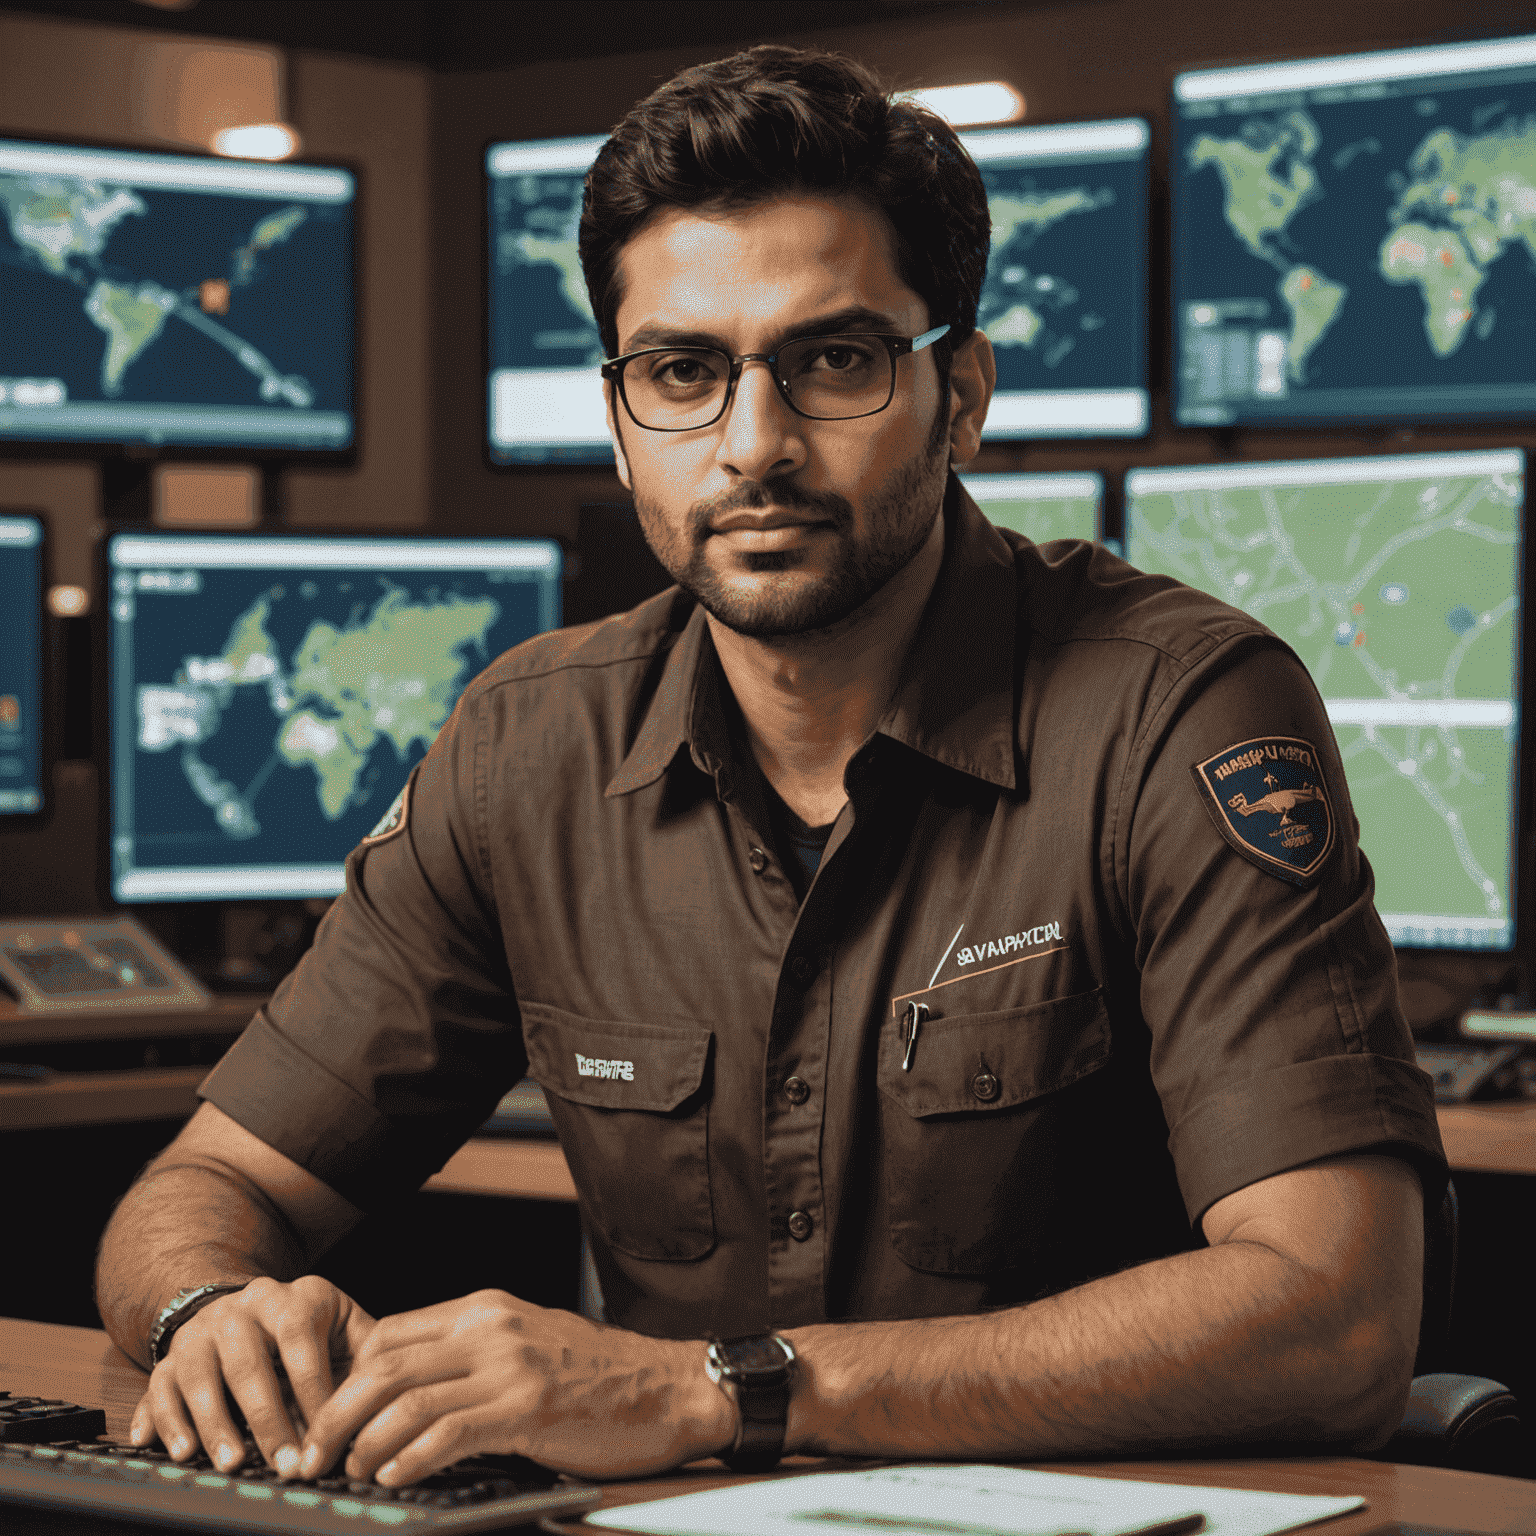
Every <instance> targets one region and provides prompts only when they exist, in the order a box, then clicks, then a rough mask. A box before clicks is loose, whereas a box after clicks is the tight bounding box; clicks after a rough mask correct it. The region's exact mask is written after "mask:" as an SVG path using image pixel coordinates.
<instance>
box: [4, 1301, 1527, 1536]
mask: <svg viewBox="0 0 1536 1536" xmlns="http://www.w3.org/2000/svg"><path fill="white" fill-rule="evenodd" d="M147 1380H148V1377H147V1376H146V1374H145V1373H144V1372H143V1371H142V1370H140V1369H139V1367H138V1366H136V1365H135V1364H133V1362H132V1361H130V1360H129V1359H128V1358H127V1357H126V1356H125V1355H123V1354H121V1353H120V1352H119V1351H118V1349H117V1348H116V1346H115V1345H114V1344H113V1343H112V1342H111V1340H110V1339H108V1338H107V1336H106V1334H105V1333H103V1332H101V1331H100V1330H98V1329H94V1328H66V1327H63V1326H61V1325H59V1324H56V1323H33V1322H24V1321H21V1320H19V1319H16V1318H0V1387H5V1388H6V1389H8V1390H10V1391H12V1392H20V1393H31V1394H34V1395H36V1396H40V1397H52V1398H62V1399H65V1400H67V1401H69V1402H75V1403H80V1404H82V1405H83V1406H85V1407H88V1408H97V1407H99V1408H103V1409H105V1410H106V1416H107V1434H108V1436H109V1437H111V1438H114V1439H117V1440H119V1441H123V1440H126V1439H127V1434H128V1423H129V1420H130V1419H131V1418H132V1416H133V1410H134V1407H135V1405H136V1404H137V1403H138V1400H139V1398H140V1396H141V1395H142V1393H143V1390H144V1383H145V1382H146V1381H147ZM841 1465H843V1464H842V1463H838V1462H835V1461H830V1462H829V1461H818V1460H810V1459H808V1458H798V1457H797V1458H794V1459H793V1460H792V1461H791V1462H790V1463H789V1464H788V1466H787V1468H786V1471H785V1472H784V1473H779V1474H776V1475H778V1476H784V1475H789V1474H792V1473H794V1472H797V1471H799V1472H805V1471H829V1470H835V1469H837V1468H838V1467H839V1466H841ZM1033 1465H1035V1466H1038V1467H1039V1468H1041V1469H1042V1470H1045V1471H1056V1472H1075V1473H1079V1474H1081V1473H1090V1474H1093V1475H1095V1476H1104V1477H1121V1478H1133V1479H1139V1480H1141V1481H1150V1482H1167V1483H1189V1484H1193V1485H1195V1486H1213V1487H1224V1488H1255V1489H1270V1490H1273V1491H1276V1492H1282V1493H1336V1494H1360V1495H1362V1496H1363V1497H1364V1498H1365V1499H1366V1500H1367V1503H1366V1506H1365V1508H1364V1509H1361V1510H1359V1511H1357V1512H1356V1513H1354V1514H1349V1515H1343V1516H1340V1517H1339V1518H1338V1519H1336V1520H1330V1521H1328V1522H1327V1524H1326V1526H1320V1527H1316V1529H1317V1530H1318V1531H1319V1532H1323V1531H1326V1532H1327V1536H1363V1533H1365V1532H1367V1531H1371V1530H1374V1529H1375V1528H1376V1527H1378V1526H1380V1525H1382V1524H1384V1523H1386V1522H1388V1521H1391V1520H1403V1521H1407V1522H1411V1523H1413V1524H1416V1525H1424V1526H1442V1527H1445V1528H1447V1529H1450V1530H1455V1531H1465V1532H1474V1533H1479V1536H1482V1533H1495V1532H1515V1531H1523V1532H1531V1531H1536V1483H1533V1482H1526V1481H1523V1480H1521V1479H1517V1478H1508V1477H1488V1476H1484V1475H1482V1474H1480V1473H1472V1472H1445V1471H1440V1470H1438V1469H1435V1468H1430V1467H1401V1466H1392V1465H1390V1464H1388V1463H1384V1462H1376V1461H1364V1460H1361V1459H1359V1458H1357V1457H1351V1456H1307V1457H1297V1458H1294V1459H1286V1460H1280V1461H1266V1460H1259V1459H1247V1458H1241V1457H1234V1458H1222V1459H1212V1458H1187V1459H1186V1458H1180V1459H1177V1460H1169V1461H1144V1462H1039V1463H1034V1464H1033ZM738 1480H739V1479H737V1478H734V1477H732V1476H731V1474H729V1473H727V1472H725V1471H724V1469H723V1468H722V1467H721V1466H720V1464H719V1463H718V1462H715V1461H709V1462H697V1463H695V1464H694V1465H692V1466H690V1467H685V1468H683V1469H681V1470H680V1471H678V1472H675V1473H670V1474H667V1475H666V1476H663V1477H657V1478H650V1479H647V1480H645V1481H643V1482H637V1483H615V1484H612V1485H611V1486H609V1487H608V1488H607V1489H606V1490H605V1497H604V1504H605V1506H609V1507H611V1506H613V1505H618V1504H629V1503H634V1502H637V1501H639V1500H642V1499H655V1498H666V1497H670V1496H671V1495H673V1494H678V1493H689V1492H695V1491H698V1490H700V1489H704V1488H714V1487H718V1486H720V1485H721V1484H724V1483H729V1482H735V1481H738ZM572 1529H573V1530H577V1529H580V1527H579V1526H573V1527H572Z"/></svg>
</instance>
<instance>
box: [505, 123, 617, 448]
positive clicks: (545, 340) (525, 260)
mask: <svg viewBox="0 0 1536 1536" xmlns="http://www.w3.org/2000/svg"><path fill="white" fill-rule="evenodd" d="M606 142H607V135H606V134H598V135H596V136H595V137H587V138H580V139H538V140H533V141H531V142H526V143H509V144H492V145H491V146H490V147H489V148H488V149H487V150H486V152H485V171H486V181H487V195H488V198H489V208H490V217H489V221H488V228H489V232H490V249H489V253H488V255H489V261H488V267H487V273H488V277H487V282H486V291H487V299H488V303H487V320H488V324H489V345H488V349H487V351H488V364H489V375H488V378H487V380H486V441H487V445H488V446H487V451H488V454H489V457H490V459H491V462H492V463H493V464H612V463H613V461H614V460H613V446H612V444H611V443H610V442H609V440H608V426H607V421H606V418H605V416H604V414H603V388H602V378H601V376H600V375H599V373H598V371H597V370H598V364H600V363H601V362H602V360H603V343H602V338H601V337H600V336H599V335H598V330H597V321H596V319H595V318H594V317H593V314H592V305H591V303H590V302H589V301H588V299H587V284H586V279H585V278H584V277H583V276H582V272H581V258H580V256H579V254H578V253H577V248H576V235H577V226H578V225H579V224H580V222H581V191H582V182H583V180H584V179H585V177H586V174H587V171H588V169H589V168H590V166H591V164H592V162H593V161H594V160H595V159H596V158H597V152H598V150H599V149H601V148H602V147H603V145H604V144H605V143H606Z"/></svg>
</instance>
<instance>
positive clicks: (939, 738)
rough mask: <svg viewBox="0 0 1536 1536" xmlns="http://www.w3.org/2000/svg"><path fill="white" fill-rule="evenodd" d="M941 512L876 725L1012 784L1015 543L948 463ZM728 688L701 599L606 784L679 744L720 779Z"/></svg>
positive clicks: (656, 768)
mask: <svg viewBox="0 0 1536 1536" xmlns="http://www.w3.org/2000/svg"><path fill="white" fill-rule="evenodd" d="M944 522H945V538H944V563H943V565H942V566H941V567H940V570H939V575H938V579H937V580H936V581H935V583H934V587H933V592H932V594H931V596H930V597H929V600H928V607H927V610H926V611H925V613H924V615H923V618H922V621H921V623H920V624H919V626H918V630H917V634H916V636H915V637H914V639H913V642H912V649H911V652H910V654H909V655H908V657H907V661H906V665H905V667H904V668H903V670H902V674H901V677H900V680H899V681H898V683H897V686H896V692H895V696H894V697H893V699H892V701H891V707H890V708H889V709H888V710H887V711H886V713H885V715H884V716H883V717H882V719H881V721H880V724H879V725H878V727H877V728H876V729H877V730H878V731H879V732H880V733H882V734H884V735H886V736H889V737H890V738H891V739H892V740H893V741H899V742H902V743H903V744H904V745H906V746H908V747H911V748H912V749H913V750H914V751H917V752H921V753H922V754H923V755H924V756H925V757H930V758H932V759H934V761H936V762H940V763H944V764H946V765H947V766H949V767H951V768H957V769H959V770H960V771H961V772H962V773H968V774H971V775H972V776H974V777H976V778H979V779H984V780H986V782H987V783H989V784H996V785H998V786H1000V787H1001V788H1003V789H1013V788H1015V787H1016V779H1015V774H1014V721H1013V691H1014V690H1013V675H1014V638H1015V629H1016V602H1015V578H1014V569H1013V551H1012V549H1011V548H1010V547H1009V545H1008V543H1007V541H1006V540H1004V539H1003V537H1002V535H1001V534H999V533H998V531H997V530H996V529H995V528H994V527H992V525H991V524H990V523H988V522H987V520H986V519H985V518H984V517H983V516H982V515H981V511H980V509H979V508H978V507H977V505H976V503H975V502H974V501H973V500H972V499H971V497H970V495H969V494H968V493H967V492H966V490H965V488H964V486H962V485H961V484H960V482H959V480H958V478H957V477H956V476H955V475H954V474H953V473H951V475H950V477H949V483H948V485H947V487H946V488H945V493H944ZM723 693H724V677H723V675H722V673H721V671H720V663H719V659H718V657H717V656H716V654H715V646H714V642H713V641H712V640H711V639H710V635H709V628H708V625H707V624H706V623H705V619H704V610H703V608H702V607H700V606H699V605H698V604H697V603H696V604H694V606H693V611H692V612H691V613H690V614H689V617H688V620H687V623H686V624H685V625H684V627H683V630H682V633H681V635H680V636H679V637H678V640H677V643H676V644H675V645H674V646H673V647H672V649H671V653H670V654H669V655H668V657H667V659H666V661H665V663H664V664H663V667H662V672H661V677H660V680H659V682H658V685H657V688H656V692H655V694H654V695H652V698H651V701H650V704H649V706H648V707H647V709H646V713H645V719H644V721H643V723H642V724H641V727H640V731H639V734H638V735H637V736H636V738H635V742H634V745H633V746H632V747H631V748H630V749H629V752H628V754H627V755H626V756H625V758H624V761H623V763H622V764H621V765H620V767H619V771H618V772H617V773H616V774H614V776H613V778H612V779H611V780H610V781H609V783H608V788H607V791H606V794H607V795H610V796H611V795H624V794H629V793H631V792H632V791H634V790H637V789H643V788H644V787H645V786H646V785H647V784H653V783H654V782H655V781H656V780H657V779H659V778H660V777H661V776H662V774H664V773H665V772H666V771H667V769H668V768H669V767H670V766H671V765H672V762H673V760H674V759H675V758H676V756H677V753H678V750H679V748H681V747H683V746H684V745H686V746H687V747H688V748H689V755H690V757H691V758H692V760H693V762H694V764H695V766H696V767H697V768H699V770H700V771H701V772H703V773H706V774H709V775H710V776H711V777H713V778H714V779H715V780H716V784H717V786H718V785H719V784H720V774H721V771H722V769H724V768H726V767H727V766H728V763H729V752H730V749H729V745H728V732H727V728H726V721H725V714H724V708H723V706H724V698H723Z"/></svg>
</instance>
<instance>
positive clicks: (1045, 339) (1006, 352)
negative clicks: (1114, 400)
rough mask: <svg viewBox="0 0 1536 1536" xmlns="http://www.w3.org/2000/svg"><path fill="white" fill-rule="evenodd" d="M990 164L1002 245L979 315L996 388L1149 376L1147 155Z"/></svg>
mask: <svg viewBox="0 0 1536 1536" xmlns="http://www.w3.org/2000/svg"><path fill="white" fill-rule="evenodd" d="M980 169H981V175H982V180H983V182H984V183H985V185H986V189H987V208H988V211H989V212H990V214H991V216H992V247H991V251H990V253H989V255H988V258H987V272H986V277H985V278H984V280H983V282H982V290H981V302H980V304H979V306H978V309H977V320H978V323H979V325H980V327H981V329H982V330H983V331H985V332H986V334H987V337H988V339H989V340H990V341H991V343H992V348H993V351H994V353H995V355H996V357H997V387H998V389H999V390H1031V389H1106V388H1115V387H1137V388H1139V387H1141V386H1142V385H1143V383H1144V380H1143V377H1142V372H1143V370H1142V361H1141V344H1142V321H1141V309H1142V305H1143V304H1144V302H1145V300H1144V283H1145V265H1144V257H1143V255H1142V247H1143V245H1144V242H1145V238H1146V235H1145V229H1144V225H1143V219H1142V207H1143V204H1144V201H1145V197H1144V193H1143V190H1142V179H1143V177H1144V175H1145V171H1144V169H1143V167H1142V164H1141V161H1140V160H1139V158H1128V159H1122V160H1110V161H1105V162H1103V163H1098V164H1092V163H1084V162H1082V161H1069V162H1065V163H1061V164H1057V165H1049V164H1038V163H1037V164H1034V165H1031V166H1029V167H1027V168H1019V167H1007V166H1005V165H999V164H995V163H988V162H983V163H982V165H981V167H980ZM1106 251H1110V252H1114V253H1115V258H1116V259H1114V260H1106V259H1105V253H1106Z"/></svg>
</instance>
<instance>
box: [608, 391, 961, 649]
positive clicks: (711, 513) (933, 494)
mask: <svg viewBox="0 0 1536 1536" xmlns="http://www.w3.org/2000/svg"><path fill="white" fill-rule="evenodd" d="M948 447H949V420H948V413H947V412H946V411H945V410H944V409H943V404H942V402H941V405H940V408H939V410H938V411H936V412H935V419H934V425H933V429H932V431H931V432H930V433H929V435H928V439H927V441H926V442H925V443H924V445H923V447H922V449H921V450H920V451H919V452H918V453H916V454H915V455H914V456H913V457H912V458H910V459H908V460H907V461H906V462H905V463H904V464H901V465H898V466H897V467H896V469H894V470H893V471H892V472H891V474H890V475H889V476H888V477H887V478H886V480H885V482H884V484H882V485H881V486H880V487H879V489H878V490H877V491H876V492H875V493H874V495H873V496H872V497H871V499H870V501H869V504H868V522H869V531H868V533H867V534H866V536H865V537H864V539H863V540H862V541H861V542H855V539H854V532H853V526H854V513H853V504H852V503H851V502H850V501H849V500H848V499H847V498H846V497H844V496H840V495H838V494H837V493H836V492H835V491H812V490H808V489H806V488H804V487H802V486H798V485H796V484H795V483H794V482H793V481H791V480H766V481H764V480H746V481H743V482H742V483H741V484H739V485H737V486H734V487H732V489H730V490H728V491H725V492H723V493H722V494H721V495H719V496H715V497H711V498H710V499H709V500H707V501H699V502H695V503H694V504H693V506H691V507H690V508H689V509H688V515H687V518H686V521H685V526H684V528H683V529H682V530H674V529H671V528H669V527H668V526H667V523H666V518H665V516H664V515H663V513H662V511H661V509H660V508H659V507H658V505H657V504H656V503H655V502H653V501H648V500H647V499H646V497H645V496H644V495H643V493H642V492H641V490H640V487H639V485H638V484H636V486H635V510H636V513H637V514H638V516H639V519H640V526H641V528H642V530H643V531H644V533H645V537H646V540H647V542H648V543H649V544H650V546H651V549H652V550H653V551H654V552H655V555H656V558H657V559H658V560H659V561H660V562H661V563H662V565H663V566H665V567H666V569H667V571H668V573H669V574H670V575H671V577H672V579H673V580H674V581H675V582H676V583H677V584H678V585H679V586H680V587H681V588H682V589H683V590H684V591H685V592H687V593H688V594H689V596H690V597H692V598H693V599H694V600H695V601H696V602H697V603H699V605H700V606H701V607H702V608H704V610H705V611H706V612H707V613H709V614H711V615H712V616H713V617H714V618H715V619H717V620H718V621H719V622H720V623H721V624H723V625H725V626H726V628H727V629H731V630H734V631H735V632H736V633H737V634H739V635H747V636H750V637H751V638H753V639H763V640H766V639H773V638H776V637H781V636H785V635H805V634H811V633H814V632H816V631H818V630H825V629H830V628H831V627H832V626H833V625H835V624H837V623H839V622H840V621H842V620H843V619H846V618H847V617H848V616H849V615H850V614H852V613H855V612H856V611H857V610H858V609H860V608H862V607H863V606H864V604H865V603H867V602H868V601H869V599H870V598H871V597H873V596H874V595H875V593H876V592H878V591H879V590H880V589H881V588H882V587H883V586H884V585H885V584H886V583H887V582H888V581H890V579H891V578H892V577H893V576H895V575H896V574H897V572H898V571H901V570H903V569H905V567H906V566H907V565H908V564H909V563H910V562H911V560H912V558H913V557H914V556H915V555H916V554H917V552H918V550H920V549H921V548H922V547H923V544H924V543H925V542H926V541H927V538H928V535H929V533H930V532H931V531H932V528H933V517H934V514H935V512H936V511H937V510H938V507H939V504H940V502H941V500H942V498H943V493H944V483H945V480H946V477H947V475H948V471H949V463H948ZM768 507H785V508H794V509H797V510H804V511H808V512H812V513H814V514H815V516H816V518H817V519H818V521H825V522H826V523H828V524H830V527H831V532H832V533H833V535H834V536H835V537H836V538H837V539H838V540H839V541H840V542H841V544H842V547H843V551H844V553H843V558H842V559H841V560H840V561H839V562H838V564H837V565H836V566H835V567H834V568H833V570H832V571H831V572H829V574H828V575H826V576H825V577H823V578H821V579H820V580H816V581H797V580H795V579H794V578H793V575H792V573H793V572H794V570H795V568H796V566H797V565H798V563H799V561H800V559H801V554H800V551H798V550H762V551H752V552H747V553H744V554H741V555H740V556H739V557H738V558H739V560H740V562H741V565H742V567H744V568H745V569H746V570H747V571H749V572H754V573H757V574H762V575H771V574H773V573H775V572H783V573H785V579H784V580H782V581H769V582H766V583H763V584H762V585H761V586H760V587H759V588H758V589H757V590H743V589H742V588H741V587H738V586H735V585H733V584H732V582H731V580H730V579H729V578H728V577H725V576H722V575H721V574H720V573H719V572H718V571H716V570H715V569H714V568H713V567H711V566H710V565H709V563H708V562H707V561H706V559H705V548H706V546H707V545H708V543H709V540H710V539H711V538H713V537H715V535H714V534H712V533H711V532H710V523H711V522H712V521H713V520H714V519H716V518H719V517H724V516H726V515H727V514H729V513H731V512H738V511H752V512H756V511H762V510H764V509H766V508H768Z"/></svg>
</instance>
